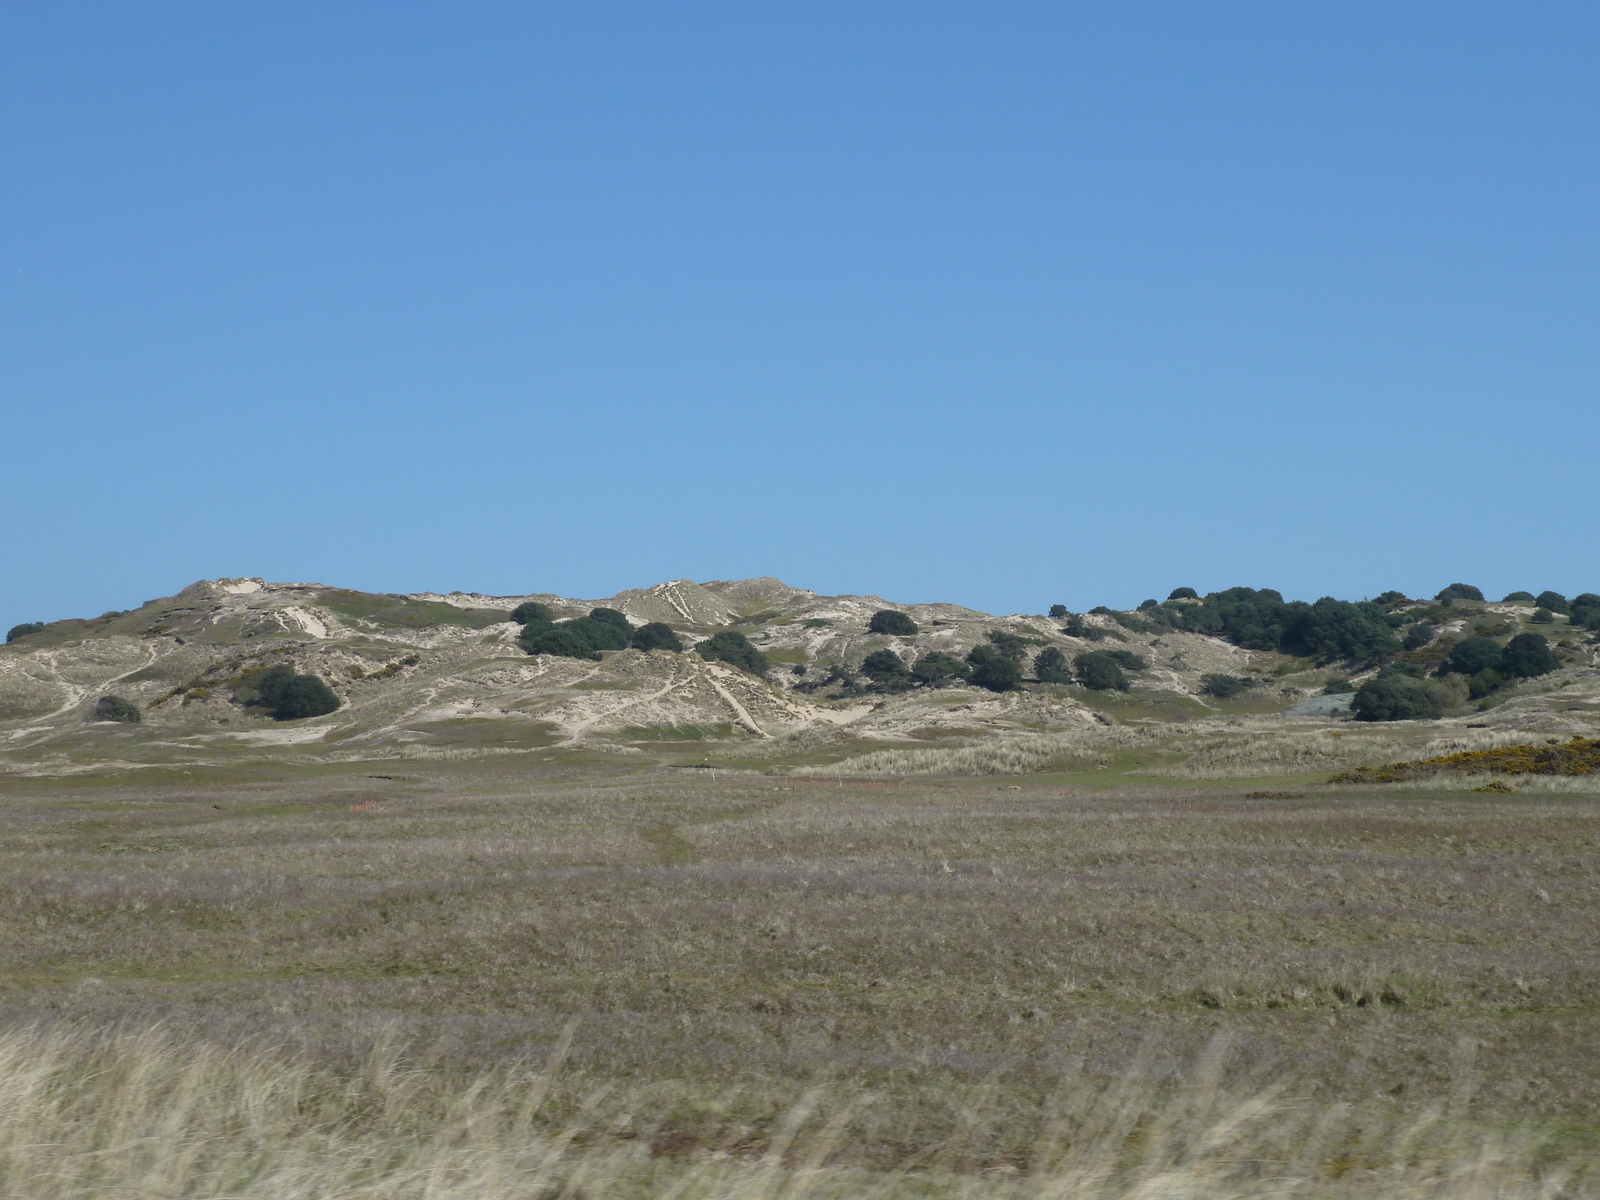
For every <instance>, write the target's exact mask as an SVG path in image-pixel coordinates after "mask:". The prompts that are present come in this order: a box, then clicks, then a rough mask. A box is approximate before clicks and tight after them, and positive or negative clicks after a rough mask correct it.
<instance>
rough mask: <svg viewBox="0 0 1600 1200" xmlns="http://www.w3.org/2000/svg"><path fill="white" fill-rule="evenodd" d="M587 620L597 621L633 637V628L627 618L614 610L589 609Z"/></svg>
mask: <svg viewBox="0 0 1600 1200" xmlns="http://www.w3.org/2000/svg"><path fill="white" fill-rule="evenodd" d="M589 620H591V621H598V622H600V624H602V625H609V626H611V627H612V628H613V629H620V630H622V632H623V633H625V634H628V635H629V636H630V637H631V636H632V635H633V626H632V625H631V624H629V622H628V618H627V616H626V615H625V614H623V613H620V612H618V611H617V610H616V609H614V608H591V609H590V610H589ZM619 649H620V647H619Z"/></svg>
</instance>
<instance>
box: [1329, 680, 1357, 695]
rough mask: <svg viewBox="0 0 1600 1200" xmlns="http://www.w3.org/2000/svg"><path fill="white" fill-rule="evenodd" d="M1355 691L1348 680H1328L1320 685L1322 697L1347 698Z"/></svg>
mask: <svg viewBox="0 0 1600 1200" xmlns="http://www.w3.org/2000/svg"><path fill="white" fill-rule="evenodd" d="M1355 690H1356V689H1355V685H1354V684H1352V683H1351V682H1350V681H1349V680H1348V679H1330V680H1328V682H1327V683H1325V684H1323V685H1322V694H1323V695H1324V696H1348V695H1349V694H1350V693H1351V692H1353V691H1355Z"/></svg>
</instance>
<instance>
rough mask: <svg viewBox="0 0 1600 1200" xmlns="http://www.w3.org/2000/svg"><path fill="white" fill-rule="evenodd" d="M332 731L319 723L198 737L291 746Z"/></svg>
mask: <svg viewBox="0 0 1600 1200" xmlns="http://www.w3.org/2000/svg"><path fill="white" fill-rule="evenodd" d="M332 731H333V727H332V726H328V725H320V726H316V727H315V728H311V729H304V728H299V729H251V730H246V731H244V732H231V731H230V732H228V733H216V734H202V735H197V736H200V737H218V738H230V739H232V740H234V741H239V742H249V743H250V744H251V745H255V746H292V745H295V744H297V743H300V742H320V741H321V740H322V739H323V738H325V737H327V736H328V734H329V733H331V732H332Z"/></svg>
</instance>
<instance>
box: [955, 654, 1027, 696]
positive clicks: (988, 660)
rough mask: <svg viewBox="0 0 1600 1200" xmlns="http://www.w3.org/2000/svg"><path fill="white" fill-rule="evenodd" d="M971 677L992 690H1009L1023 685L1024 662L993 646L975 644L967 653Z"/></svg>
mask: <svg viewBox="0 0 1600 1200" xmlns="http://www.w3.org/2000/svg"><path fill="white" fill-rule="evenodd" d="M967 664H968V666H969V667H971V674H970V675H969V678H970V679H971V681H972V682H973V683H975V684H977V685H978V686H979V687H981V688H988V689H989V690H990V691H991V692H1009V691H1012V690H1013V689H1015V688H1018V687H1021V686H1022V664H1021V663H1020V662H1019V661H1018V660H1017V659H1014V658H1012V657H1010V656H1009V655H1007V654H1004V653H1002V652H1001V651H999V650H997V649H996V648H995V647H993V646H974V647H973V648H972V650H971V651H969V652H968V654H967Z"/></svg>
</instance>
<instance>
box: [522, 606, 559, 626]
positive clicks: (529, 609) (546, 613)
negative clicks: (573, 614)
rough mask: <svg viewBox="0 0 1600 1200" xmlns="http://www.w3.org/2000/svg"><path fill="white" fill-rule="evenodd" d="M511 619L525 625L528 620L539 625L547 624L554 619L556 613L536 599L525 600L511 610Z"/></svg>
mask: <svg viewBox="0 0 1600 1200" xmlns="http://www.w3.org/2000/svg"><path fill="white" fill-rule="evenodd" d="M511 619H512V620H513V621H515V622H516V623H517V624H518V625H526V624H528V622H530V621H532V622H534V623H536V624H539V625H549V624H550V623H551V622H552V621H554V620H555V619H556V615H555V613H553V612H551V611H550V606H549V605H548V604H540V603H539V602H538V601H537V600H525V601H523V602H522V603H521V604H519V605H517V606H516V607H515V608H513V609H512V610H511Z"/></svg>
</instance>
